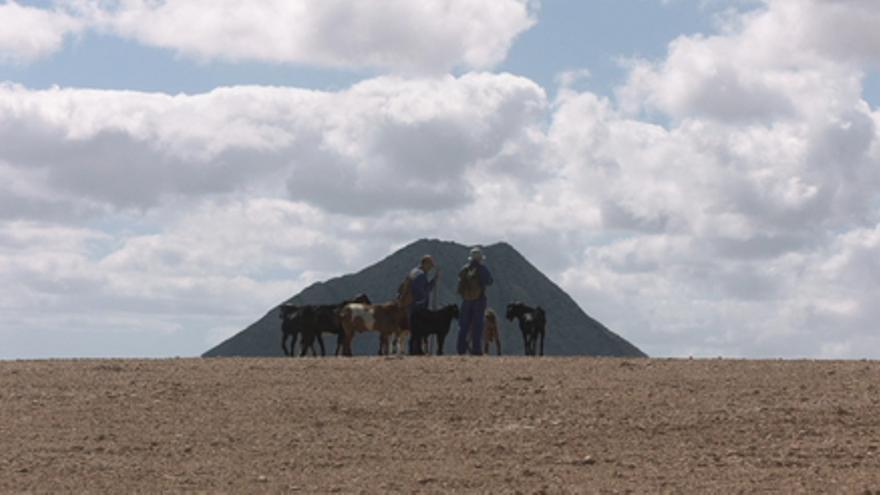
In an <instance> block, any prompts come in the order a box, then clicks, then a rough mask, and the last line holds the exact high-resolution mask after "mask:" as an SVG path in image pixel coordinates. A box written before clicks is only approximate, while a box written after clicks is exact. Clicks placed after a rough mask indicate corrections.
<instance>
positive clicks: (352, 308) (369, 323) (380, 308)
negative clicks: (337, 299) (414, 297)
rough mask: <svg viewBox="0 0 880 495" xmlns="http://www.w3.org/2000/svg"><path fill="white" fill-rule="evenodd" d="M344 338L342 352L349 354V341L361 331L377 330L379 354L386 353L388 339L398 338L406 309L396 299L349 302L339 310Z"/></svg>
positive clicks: (401, 330)
mask: <svg viewBox="0 0 880 495" xmlns="http://www.w3.org/2000/svg"><path fill="white" fill-rule="evenodd" d="M339 319H340V321H341V323H342V329H343V333H344V338H343V341H342V353H343V354H344V355H346V356H351V341H352V339H353V338H354V335H355V334H357V333H361V332H379V354H380V355H383V354H388V339H389V337H391V336H394V337H396V338H399V336H400V334H401V333H402V332H403V328H402V325H401V324H402V322H403V321H404V320H405V319H406V309H405V308H404V306H403V305H402V304H401V303H400V302H399V301H397V300H394V301H390V302H386V303H382V304H363V303H351V304H346V305H345V306H343V307H342V310H341V311H340V312H339Z"/></svg>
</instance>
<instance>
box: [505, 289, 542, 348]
mask: <svg viewBox="0 0 880 495" xmlns="http://www.w3.org/2000/svg"><path fill="white" fill-rule="evenodd" d="M514 318H516V319H517V321H518V322H519V329H520V331H522V335H523V347H524V348H525V354H526V356H534V355H535V354H536V353H535V350H536V349H535V347H536V345H537V341H538V336H540V337H541V353H540V355H541V356H543V355H544V332H545V327H546V326H547V317H546V315H545V314H544V309H543V308H541V307H540V306H538V307H537V308H532V307H530V306H526V305H525V304H523V303H521V302H519V301H516V302H512V303H510V304H508V305H507V319H508V320H509V321H513V319H514Z"/></svg>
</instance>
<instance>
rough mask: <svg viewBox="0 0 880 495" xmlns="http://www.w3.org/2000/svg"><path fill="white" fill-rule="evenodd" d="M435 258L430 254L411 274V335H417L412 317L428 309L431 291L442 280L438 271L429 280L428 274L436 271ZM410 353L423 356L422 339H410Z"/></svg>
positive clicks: (424, 257) (423, 258)
mask: <svg viewBox="0 0 880 495" xmlns="http://www.w3.org/2000/svg"><path fill="white" fill-rule="evenodd" d="M434 266H435V265H434V258H433V257H432V256H431V255H430V254H426V255H424V256H422V260H421V262H420V263H419V266H417V267H415V268H413V269H412V270H410V272H409V275H408V276H409V279H410V283H411V286H410V287H411V291H412V303H410V306H409V308H408V309H409V318H410V332H411V335H415V332H413V328H412V315H413V313H415V312H416V310H418V309H424V308H427V307H428V303H430V299H431V291H432V290H434V286H435V285H437V279H438V278H440V270H439V269H438V270H437V272H436V274H435V275H434V278H433V279H432V280H430V281H429V280H428V272H430V271H431V270H432V269H434ZM409 353H410V354H421V353H422V342H421V340H420V339H416V338H414V337H410V339H409Z"/></svg>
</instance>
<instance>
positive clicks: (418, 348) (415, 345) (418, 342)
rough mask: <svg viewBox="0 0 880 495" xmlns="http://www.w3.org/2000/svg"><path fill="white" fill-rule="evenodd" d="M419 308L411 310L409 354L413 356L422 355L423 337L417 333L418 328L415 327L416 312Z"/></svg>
mask: <svg viewBox="0 0 880 495" xmlns="http://www.w3.org/2000/svg"><path fill="white" fill-rule="evenodd" d="M416 311H417V308H415V307H413V308H410V310H409V353H410V355H411V356H414V355H419V354H421V353H422V337H421V334H420V333H418V332H416V327H415V325H414V323H415V322H414V321H413V320H415V318H413V316H414V315H415V312H416Z"/></svg>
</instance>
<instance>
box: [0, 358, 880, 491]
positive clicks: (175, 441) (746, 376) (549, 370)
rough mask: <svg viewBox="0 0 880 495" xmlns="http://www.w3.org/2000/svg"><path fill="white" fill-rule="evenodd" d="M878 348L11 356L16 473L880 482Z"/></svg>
mask: <svg viewBox="0 0 880 495" xmlns="http://www.w3.org/2000/svg"><path fill="white" fill-rule="evenodd" d="M878 386H880V363H877V362H861V361H854V362H808V361H730V360H654V359H626V360H624V359H589V358H576V359H561V358H541V359H527V358H522V357H516V358H482V359H478V358H458V357H448V358H437V357H430V358H354V359H340V358H332V359H280V358H279V359H176V360H155V361H150V360H77V361H20V362H0V473H2V474H0V491H2V492H105V493H128V492H132V491H137V492H189V491H206V492H231V493H254V492H272V493H278V492H302V493H327V492H340V493H386V492H403V493H413V492H424V493H449V492H468V493H470V492H487V493H489V492H491V493H517V492H521V493H541V492H545V493H624V492H635V493H644V492H650V493H658V492H659V493H682V492H684V493H719V492H720V493H738V492H747V493H754V492H775V493H779V492H783V493H791V492H804V493H829V492H831V493H880V394H878Z"/></svg>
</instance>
